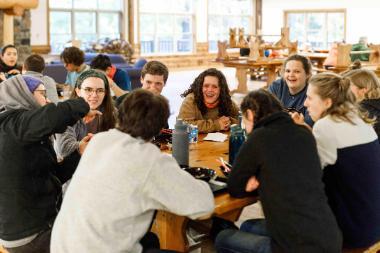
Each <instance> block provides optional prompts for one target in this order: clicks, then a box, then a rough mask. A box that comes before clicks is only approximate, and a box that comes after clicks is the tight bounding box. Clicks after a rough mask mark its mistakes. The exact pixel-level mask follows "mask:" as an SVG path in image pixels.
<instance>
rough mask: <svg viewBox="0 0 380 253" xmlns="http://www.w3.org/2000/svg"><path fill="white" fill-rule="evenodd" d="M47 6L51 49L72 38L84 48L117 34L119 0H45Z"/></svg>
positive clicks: (120, 11) (120, 8)
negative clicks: (47, 2) (47, 1)
mask: <svg viewBox="0 0 380 253" xmlns="http://www.w3.org/2000/svg"><path fill="white" fill-rule="evenodd" d="M49 6H50V15H49V18H50V31H49V32H50V46H51V48H52V52H53V53H60V52H62V51H63V49H64V47H65V44H67V43H68V42H69V41H72V40H80V41H81V48H82V49H84V50H85V49H86V48H91V47H92V44H93V43H95V42H96V41H98V40H111V39H118V38H120V31H121V16H122V8H123V6H122V0H49Z"/></svg>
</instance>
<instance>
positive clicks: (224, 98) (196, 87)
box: [181, 68, 233, 116]
mask: <svg viewBox="0 0 380 253" xmlns="http://www.w3.org/2000/svg"><path fill="white" fill-rule="evenodd" d="M206 76H213V77H216V78H218V84H219V87H220V95H219V105H218V108H219V116H232V115H233V103H232V100H231V96H230V89H229V88H228V84H227V80H226V77H225V76H224V75H223V73H222V72H221V71H219V70H217V69H215V68H210V69H207V70H205V71H203V72H202V73H201V74H200V75H199V76H198V77H197V78H195V80H194V82H193V83H192V84H191V85H190V88H189V89H187V90H186V91H185V92H184V93H182V94H181V97H186V96H187V95H189V94H190V93H193V94H194V101H195V103H196V105H197V107H198V109H199V110H200V111H201V113H202V115H205V114H206V113H207V107H206V105H205V103H204V99H203V91H202V88H203V82H204V79H205V77H206Z"/></svg>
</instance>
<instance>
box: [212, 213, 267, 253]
mask: <svg viewBox="0 0 380 253" xmlns="http://www.w3.org/2000/svg"><path fill="white" fill-rule="evenodd" d="M270 244H271V238H270V236H269V233H268V232H267V230H266V225H265V220H264V219H257V220H248V221H246V222H244V223H243V224H242V225H241V227H240V230H233V229H226V230H223V231H222V232H220V233H219V234H218V236H217V237H216V240H215V248H216V251H217V252H218V253H271V245H270Z"/></svg>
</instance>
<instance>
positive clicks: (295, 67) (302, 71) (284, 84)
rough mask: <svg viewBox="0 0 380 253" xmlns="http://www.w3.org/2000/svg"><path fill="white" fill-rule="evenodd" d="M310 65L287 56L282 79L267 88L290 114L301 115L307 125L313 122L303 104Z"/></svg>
mask: <svg viewBox="0 0 380 253" xmlns="http://www.w3.org/2000/svg"><path fill="white" fill-rule="evenodd" d="M311 70H312V65H311V62H310V60H309V59H308V58H306V57H305V56H302V55H298V54H294V55H291V56H289V57H288V58H287V59H286V60H285V61H284V64H283V73H282V78H280V79H278V80H276V81H274V82H273V83H272V84H271V85H270V86H269V88H268V90H269V92H270V93H272V94H273V95H275V96H276V97H277V98H278V99H279V100H280V101H281V103H282V104H283V106H284V107H285V110H287V111H288V112H291V113H294V112H296V113H301V114H302V115H303V116H304V117H305V121H306V123H307V124H308V125H310V126H312V125H313V121H312V120H311V118H310V116H309V115H308V113H307V110H306V107H305V106H304V102H305V99H306V90H307V85H308V79H309V78H310V77H311Z"/></svg>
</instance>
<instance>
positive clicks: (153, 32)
mask: <svg viewBox="0 0 380 253" xmlns="http://www.w3.org/2000/svg"><path fill="white" fill-rule="evenodd" d="M139 4H140V5H139V14H140V15H139V17H140V27H139V30H140V44H141V54H155V53H157V54H173V53H190V52H192V51H193V47H194V29H193V24H194V14H193V13H194V12H193V0H140V2H139Z"/></svg>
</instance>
